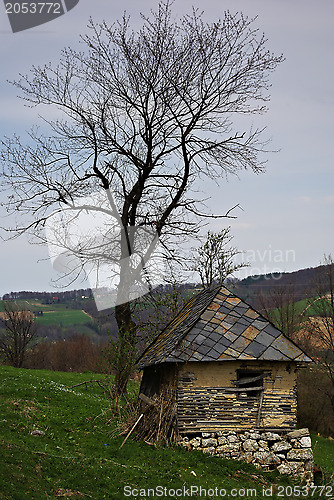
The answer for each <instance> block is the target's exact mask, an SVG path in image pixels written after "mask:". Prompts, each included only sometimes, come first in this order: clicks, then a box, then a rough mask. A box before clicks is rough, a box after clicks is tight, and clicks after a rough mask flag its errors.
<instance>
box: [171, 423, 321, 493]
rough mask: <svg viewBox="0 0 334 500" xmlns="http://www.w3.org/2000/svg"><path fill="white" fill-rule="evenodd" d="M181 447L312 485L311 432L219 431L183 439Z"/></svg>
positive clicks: (302, 430) (306, 430)
mask: <svg viewBox="0 0 334 500" xmlns="http://www.w3.org/2000/svg"><path fill="white" fill-rule="evenodd" d="M180 444H181V445H182V446H185V447H186V448H189V449H197V450H202V451H203V452H205V453H210V454H212V455H215V456H219V457H223V458H232V459H237V460H244V461H246V462H247V463H252V464H255V465H256V466H258V467H262V468H263V469H264V470H265V471H269V470H273V469H277V470H278V471H279V472H280V473H281V474H290V475H292V476H297V477H299V478H301V479H302V480H303V481H306V483H308V484H310V483H312V482H313V453H312V448H311V438H310V434H309V430H308V429H299V430H295V431H291V432H280V433H278V432H268V431H265V430H248V431H218V432H210V433H205V432H203V433H201V434H198V435H192V436H183V437H182V438H181V439H180Z"/></svg>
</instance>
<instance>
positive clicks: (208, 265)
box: [190, 226, 248, 287]
mask: <svg viewBox="0 0 334 500" xmlns="http://www.w3.org/2000/svg"><path fill="white" fill-rule="evenodd" d="M232 240H233V236H232V235H231V226H228V227H226V228H224V229H222V230H221V231H219V233H214V232H213V231H208V232H207V235H206V241H205V242H204V243H203V244H202V245H201V246H200V247H199V248H197V249H196V250H195V252H194V254H193V257H192V263H191V266H190V269H191V270H192V271H196V272H197V273H198V274H199V276H200V279H201V283H202V286H203V287H208V286H210V285H212V284H213V283H223V282H224V281H225V280H226V279H227V278H230V277H232V276H233V275H234V273H235V272H236V271H238V270H240V269H243V268H245V267H247V266H248V264H247V263H245V262H239V263H237V262H235V257H236V256H237V255H240V254H241V253H242V252H240V250H238V249H237V248H236V247H233V246H231V245H230V243H231V242H232Z"/></svg>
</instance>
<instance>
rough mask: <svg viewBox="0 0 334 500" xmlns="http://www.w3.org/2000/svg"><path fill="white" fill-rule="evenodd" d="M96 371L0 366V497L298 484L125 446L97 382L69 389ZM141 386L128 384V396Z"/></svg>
mask: <svg viewBox="0 0 334 500" xmlns="http://www.w3.org/2000/svg"><path fill="white" fill-rule="evenodd" d="M97 377H98V378H99V377H103V376H102V375H95V374H89V373H86V374H76V373H60V372H49V371H37V370H24V369H14V368H11V367H5V366H1V367H0V394H1V396H0V405H1V417H0V421H1V465H0V499H1V500H2V499H3V500H24V499H27V500H28V499H29V500H31V499H36V500H37V499H43V500H47V499H57V498H69V499H79V498H80V499H85V498H92V499H94V500H99V499H110V500H118V499H124V498H137V499H146V498H152V493H151V494H150V495H148V494H147V492H146V493H145V492H143V491H142V492H140V491H137V492H136V491H134V490H139V489H148V488H156V487H157V486H161V487H163V488H167V490H170V491H169V493H170V494H168V495H167V496H165V497H164V498H188V497H187V495H186V496H183V495H182V496H180V495H177V493H176V492H175V494H173V491H172V490H173V489H177V488H183V487H185V488H190V487H191V486H193V487H202V488H206V489H209V488H211V489H215V488H218V490H220V489H225V490H226V491H227V494H230V492H231V491H233V492H234V493H235V492H238V493H235V494H234V498H251V497H252V498H255V493H254V492H255V491H256V498H268V495H267V496H264V495H263V494H262V492H263V488H264V489H265V490H266V491H267V493H268V491H270V490H269V488H271V486H272V487H273V489H272V495H270V498H276V499H277V498H293V497H291V494H289V495H288V496H287V497H285V496H282V495H281V496H277V485H283V486H284V487H286V486H288V485H292V487H293V485H294V483H293V482H292V481H291V480H290V479H287V478H284V477H283V476H279V474H278V473H277V472H271V473H264V472H261V471H259V470H258V469H257V468H255V467H254V466H251V465H247V464H244V463H241V462H238V461H233V460H230V461H228V460H224V459H221V458H217V457H211V456H208V455H205V454H203V453H201V452H196V451H191V452H190V451H188V450H185V449H181V448H176V447H175V448H168V449H164V448H161V447H153V446H149V445H147V444H145V443H138V442H135V441H133V440H132V439H131V438H129V439H128V441H127V442H126V444H125V445H124V447H123V448H122V449H120V445H121V443H122V441H123V437H116V438H115V437H113V435H114V434H115V432H114V429H115V425H116V423H117V418H116V417H115V416H114V414H113V411H112V404H111V401H110V400H108V399H106V398H105V397H104V395H103V393H102V391H101V390H100V389H99V387H98V385H97V384H91V385H88V386H87V388H86V386H84V385H82V386H79V387H76V388H71V387H72V386H73V385H74V384H78V383H79V382H82V381H85V380H89V379H91V378H94V379H95V378H97ZM137 390H138V384H137V383H130V384H129V397H130V398H131V397H135V395H136V391H137ZM33 431H41V432H42V433H43V434H42V435H38V433H37V435H32V434H31V433H32V432H33ZM315 441H317V444H316V459H317V463H318V466H322V467H325V468H327V470H328V471H329V472H331V473H333V472H334V463H333V455H334V453H333V452H334V442H333V441H329V440H326V439H321V438H318V437H315ZM125 487H127V489H124V488H125ZM232 489H234V490H232ZM247 490H249V491H247ZM289 491H290V490H289ZM127 492H132V493H133V494H131V495H125V493H127ZM251 492H253V493H251ZM136 493H138V494H136ZM230 497H232V496H231V495H230ZM195 498H196V497H195ZM206 498H217V497H214V496H212V495H211V496H210V495H208V496H207V497H206ZM218 498H219V497H218ZM304 498H305V496H304ZM310 498H311V497H310ZM312 498H318V496H317V495H313V496H312ZM321 498H322V497H321ZM327 498H328V497H327Z"/></svg>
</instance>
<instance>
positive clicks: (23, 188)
mask: <svg viewBox="0 0 334 500" xmlns="http://www.w3.org/2000/svg"><path fill="white" fill-rule="evenodd" d="M89 29H90V34H89V35H87V36H83V37H82V42H83V44H84V49H83V50H82V51H80V52H78V51H75V50H73V49H71V48H67V49H65V50H63V52H62V56H61V59H60V63H59V64H58V65H57V66H52V65H51V64H49V65H46V66H45V67H33V68H32V73H31V75H30V76H21V79H20V80H19V81H17V82H14V83H15V85H16V86H17V87H18V89H20V91H21V92H22V95H23V98H24V99H25V100H26V103H27V104H28V105H30V106H41V107H42V108H43V110H45V107H46V109H48V108H55V109H57V110H58V112H59V119H58V120H51V119H46V120H45V122H44V124H45V126H46V127H47V131H46V132H45V133H42V132H40V131H39V129H36V128H34V129H32V130H31V132H30V134H29V140H28V143H27V145H25V144H24V142H23V141H22V140H21V139H20V138H19V137H13V138H8V139H6V140H3V141H2V153H1V157H2V163H3V168H2V177H1V183H2V185H3V186H4V187H5V189H6V190H7V192H8V193H9V196H8V200H6V202H5V204H4V206H5V208H6V209H7V210H8V211H9V212H10V213H14V214H16V215H18V216H19V222H18V224H17V225H16V226H15V227H11V228H10V230H11V231H12V234H13V235H19V234H22V233H24V232H28V233H32V234H33V236H34V237H35V238H36V237H37V239H38V240H39V241H42V242H43V241H45V235H44V232H43V231H44V227H45V225H46V224H47V222H48V218H49V217H50V214H51V213H52V214H54V213H55V212H56V213H63V214H64V213H66V211H67V210H68V211H69V213H70V214H71V215H70V218H71V220H74V219H75V218H76V217H77V216H78V214H81V213H83V212H84V211H92V212H94V211H100V213H101V212H103V214H104V216H105V217H107V220H109V222H110V227H108V223H106V228H105V236H104V238H103V241H102V243H101V241H100V242H97V241H95V240H90V239H89V238H87V239H86V240H85V242H82V241H81V242H80V243H79V244H77V245H76V246H74V247H73V246H72V248H70V246H71V238H70V237H69V238H68V239H67V240H66V244H65V243H64V242H63V244H64V246H66V248H67V247H68V249H69V250H70V251H71V252H72V253H73V254H75V256H76V257H77V261H76V262H77V266H78V267H77V268H76V270H77V273H79V272H80V270H81V269H82V266H83V263H85V262H87V261H92V260H96V259H100V260H102V261H103V262H107V263H108V262H109V263H110V267H113V266H112V265H111V264H114V263H115V261H116V262H118V270H117V273H118V279H119V281H118V284H117V301H116V308H115V315H116V320H117V324H118V327H119V336H120V338H121V339H122V337H123V336H126V337H127V339H129V338H131V339H133V344H134V339H135V332H136V328H135V324H134V321H133V319H132V314H131V304H130V298H131V296H130V291H131V286H132V285H133V283H134V282H135V281H136V280H137V281H138V276H139V275H141V279H142V280H143V279H144V277H145V276H144V275H145V270H144V266H142V265H141V264H142V262H143V261H144V262H147V261H148V259H149V257H150V255H151V254H152V250H153V246H154V245H153V246H152V245H150V244H149V245H147V249H146V247H145V252H144V253H143V254H142V255H141V257H140V262H139V264H138V262H137V261H136V259H134V262H133V261H132V260H131V257H132V256H133V255H134V254H135V253H136V238H137V240H138V239H139V240H140V239H142V238H143V236H142V235H143V231H144V233H145V231H147V234H148V239H149V240H152V241H153V240H154V239H155V241H156V238H159V239H160V242H161V244H162V245H163V247H164V250H165V252H166V253H167V255H168V254H169V255H170V256H171V258H174V257H173V254H171V250H172V249H173V248H174V249H175V244H176V243H177V242H178V241H179V240H180V238H188V237H190V236H191V235H192V234H194V233H195V232H196V230H198V224H199V223H200V220H201V219H202V217H203V216H204V217H205V216H210V215H213V214H207V213H203V210H204V211H205V208H204V207H203V205H201V200H200V199H197V198H196V197H195V194H194V191H193V190H192V188H193V187H194V184H195V182H196V181H197V180H198V178H202V179H204V178H206V177H210V178H213V179H220V178H221V177H222V176H223V175H224V174H225V175H227V174H230V173H236V172H238V171H239V170H241V169H252V170H253V171H254V172H260V171H262V170H263V169H264V164H263V163H262V162H261V161H260V158H259V153H261V152H262V151H263V150H264V148H265V141H264V139H263V130H262V129H253V128H250V127H249V125H248V123H249V122H248V123H247V122H246V123H245V124H244V126H243V128H244V130H242V131H239V130H238V129H237V128H234V127H233V123H234V117H235V116H236V115H239V116H240V117H243V116H245V115H247V114H252V115H254V114H256V113H263V112H264V111H266V103H267V101H268V100H269V95H268V90H269V75H270V73H271V72H272V71H273V70H275V68H276V67H277V66H278V65H279V63H280V62H281V61H282V60H283V58H282V56H278V57H277V56H275V55H274V54H272V53H270V52H269V51H268V49H267V48H266V38H265V37H264V35H261V34H259V32H258V30H257V29H256V28H255V27H254V20H253V19H249V18H247V17H244V16H243V15H242V14H236V15H232V14H230V13H229V12H226V13H225V14H224V16H223V18H222V19H220V20H217V21H215V22H214V23H211V24H207V23H205V22H204V20H203V17H202V15H201V14H200V13H199V12H198V11H197V10H193V12H192V13H191V14H189V15H187V16H185V17H183V18H182V19H181V20H180V21H176V20H174V19H173V17H172V12H171V8H170V4H169V2H168V1H167V2H166V3H160V4H159V7H158V9H157V11H156V12H151V14H150V16H149V17H144V16H143V23H142V27H141V28H140V29H139V30H138V31H137V32H134V31H132V29H131V27H130V20H129V18H127V17H125V16H124V18H123V19H122V20H121V21H120V22H117V23H115V24H113V25H112V26H110V25H108V24H107V23H106V22H103V23H102V24H94V23H93V21H91V22H90V24H89ZM46 118H47V115H46ZM239 123H240V122H239ZM239 126H241V125H239ZM247 129H248V131H246V130H247ZM97 192H102V194H104V197H105V199H106V205H104V206H101V205H99V204H98V203H97V205H94V204H92V203H90V202H88V201H86V202H85V203H83V202H82V199H86V200H87V197H88V198H89V196H91V195H94V196H95V194H96V193H97ZM85 197H86V198H85ZM73 214H74V215H73ZM225 215H226V214H225ZM25 216H26V217H25ZM112 223H117V224H118V226H119V228H120V231H119V235H118V237H117V238H116V240H115V236H114V233H113V231H112V230H111V226H112ZM65 226H68V224H67V222H66V224H65ZM133 228H136V229H135V230H134V229H133ZM138 228H139V229H140V230H141V231H142V232H141V233H140V232H138ZM138 234H139V236H138ZM153 236H154V237H153ZM173 245H174V247H173ZM146 269H147V267H146ZM139 271H141V272H139ZM149 288H150V285H149V283H148V289H149ZM126 356H127V354H124V361H125V358H126ZM127 376H128V375H127V374H126V373H125V374H123V375H122V376H118V377H116V379H117V380H116V382H117V385H118V390H119V392H120V393H121V392H123V391H124V390H125V387H126V382H127Z"/></svg>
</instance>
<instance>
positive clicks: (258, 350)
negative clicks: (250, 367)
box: [244, 340, 267, 358]
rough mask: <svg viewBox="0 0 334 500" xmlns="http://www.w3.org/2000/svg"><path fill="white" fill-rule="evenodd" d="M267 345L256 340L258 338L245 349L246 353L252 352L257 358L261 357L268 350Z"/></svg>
mask: <svg viewBox="0 0 334 500" xmlns="http://www.w3.org/2000/svg"><path fill="white" fill-rule="evenodd" d="M266 348H267V347H266V346H264V345H263V344H259V342H256V340H253V342H251V343H250V344H249V345H248V346H247V347H246V349H245V350H244V353H245V354H250V355H251V356H254V357H255V358H259V356H261V354H263V352H264V351H265V350H266Z"/></svg>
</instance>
